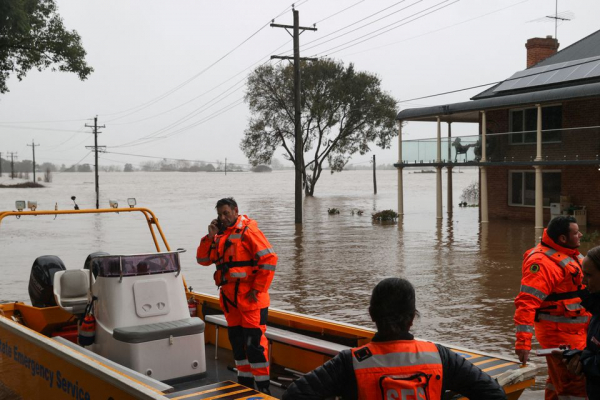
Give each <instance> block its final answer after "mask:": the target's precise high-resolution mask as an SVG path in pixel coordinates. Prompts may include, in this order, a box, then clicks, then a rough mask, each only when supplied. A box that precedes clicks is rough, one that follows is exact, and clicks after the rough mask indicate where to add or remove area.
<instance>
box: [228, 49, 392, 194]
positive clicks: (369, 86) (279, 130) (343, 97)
mask: <svg viewBox="0 0 600 400" xmlns="http://www.w3.org/2000/svg"><path fill="white" fill-rule="evenodd" d="M380 83H381V82H380V80H379V78H377V77H376V76H374V75H372V74H369V73H367V72H357V71H356V70H355V69H354V66H353V65H352V64H350V65H349V66H348V67H347V68H345V67H344V65H343V63H342V62H336V61H333V60H320V61H316V62H312V63H303V64H302V100H301V104H302V121H301V124H302V126H301V127H302V135H303V149H304V154H305V155H306V153H307V152H309V153H312V154H309V155H307V156H305V157H303V159H304V163H303V165H302V166H301V168H302V176H303V181H304V182H303V183H304V188H305V194H306V195H307V196H313V195H314V191H315V185H316V183H317V181H318V179H319V177H320V176H321V172H322V171H323V162H324V161H325V160H327V162H328V164H329V166H330V168H331V173H334V172H341V171H342V170H343V169H344V166H345V165H346V164H347V163H348V161H349V160H350V159H351V157H352V156H353V155H354V154H356V153H359V154H361V155H362V154H365V153H367V152H368V151H369V150H370V148H369V145H370V144H371V143H375V144H376V145H377V146H379V147H382V148H389V147H390V144H391V140H392V139H393V137H394V136H396V135H397V132H396V129H395V124H394V121H395V118H396V100H394V99H393V98H392V97H391V96H390V95H388V94H386V93H385V92H383V91H382V90H381V87H380ZM293 88H294V81H293V68H292V66H290V65H288V66H282V65H281V64H279V65H278V66H272V65H264V66H260V67H258V68H257V69H256V70H254V71H253V72H252V73H251V75H250V77H249V78H248V91H247V92H246V97H245V98H246V102H248V104H249V106H250V111H251V112H252V118H251V119H250V123H249V127H248V128H247V129H246V130H245V132H244V138H243V139H242V143H241V145H240V147H241V149H242V150H243V151H244V153H245V154H246V157H248V159H249V160H250V162H251V163H252V165H253V166H256V165H258V164H270V162H271V158H272V157H273V153H274V151H275V150H276V149H277V148H279V147H280V146H281V147H283V149H284V150H285V158H286V159H288V160H290V161H292V162H293V163H294V165H295V164H296V156H295V145H294V142H295V140H294V139H295V135H294V96H293V93H294V90H293Z"/></svg>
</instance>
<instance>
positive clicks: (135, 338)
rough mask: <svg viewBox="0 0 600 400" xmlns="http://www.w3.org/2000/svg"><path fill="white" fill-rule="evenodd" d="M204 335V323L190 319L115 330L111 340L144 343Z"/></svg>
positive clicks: (196, 318) (194, 318) (193, 318)
mask: <svg viewBox="0 0 600 400" xmlns="http://www.w3.org/2000/svg"><path fill="white" fill-rule="evenodd" d="M199 333H204V321H202V320H201V319H200V318H198V317H190V318H185V319H180V320H176V321H169V322H158V323H155V324H146V325H137V326H129V327H125V328H115V329H114V330H113V338H114V339H115V340H118V341H120V342H125V343H144V342H151V341H153V340H160V339H168V338H169V337H171V336H173V337H177V336H189V335H196V334H199Z"/></svg>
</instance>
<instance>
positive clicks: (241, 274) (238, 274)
mask: <svg viewBox="0 0 600 400" xmlns="http://www.w3.org/2000/svg"><path fill="white" fill-rule="evenodd" d="M229 275H231V277H232V278H245V277H246V273H245V272H232V273H230V274H229Z"/></svg>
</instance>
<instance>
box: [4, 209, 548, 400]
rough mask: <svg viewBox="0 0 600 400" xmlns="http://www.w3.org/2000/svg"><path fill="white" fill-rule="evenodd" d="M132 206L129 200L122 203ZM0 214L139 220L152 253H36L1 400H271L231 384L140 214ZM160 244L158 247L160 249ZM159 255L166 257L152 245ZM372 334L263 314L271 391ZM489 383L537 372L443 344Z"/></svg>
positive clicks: (231, 375) (210, 321) (11, 316)
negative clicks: (80, 256) (74, 264)
mask: <svg viewBox="0 0 600 400" xmlns="http://www.w3.org/2000/svg"><path fill="white" fill-rule="evenodd" d="M131 200H133V199H131ZM24 208H25V207H24V205H23V204H17V209H18V211H2V212H0V227H1V223H2V220H3V219H5V218H8V217H17V218H22V217H29V216H54V215H59V214H60V215H72V216H77V215H81V214H108V213H136V212H138V213H142V214H143V215H144V217H145V220H146V222H147V224H148V227H149V230H150V235H151V237H152V239H153V241H154V245H155V247H156V252H153V253H149V254H108V253H92V254H90V256H89V257H88V259H87V260H85V261H83V260H82V266H83V267H82V268H81V269H66V268H65V267H64V265H62V262H61V260H60V259H59V258H58V257H56V256H46V255H40V256H38V257H37V258H36V260H35V262H34V265H33V267H32V273H31V277H30V282H29V289H30V290H29V293H30V297H31V301H32V305H29V304H25V303H23V302H11V303H2V304H0V398H2V399H9V400H12V399H39V398H48V399H76V400H91V399H119V400H120V399H187V400H193V399H216V398H218V399H261V398H263V399H268V398H273V397H270V396H268V395H265V394H262V393H259V392H257V391H256V390H254V389H251V388H247V387H244V386H242V385H239V384H237V383H236V382H235V381H236V373H235V369H234V360H233V356H232V353H231V345H230V343H229V340H228V337H227V329H226V327H227V323H226V321H225V318H224V316H223V314H222V311H221V309H220V306H219V300H218V298H217V297H215V296H211V295H208V294H202V293H197V292H194V291H192V290H191V288H190V287H189V286H188V285H187V284H186V282H185V280H184V278H183V276H182V274H181V264H180V259H179V253H180V252H181V251H183V250H182V249H179V250H176V251H172V250H171V248H170V246H169V244H168V242H167V240H166V238H165V235H164V233H163V230H162V229H161V226H160V224H159V222H158V219H157V218H156V216H155V214H154V213H153V212H152V211H151V210H149V209H148V208H141V207H136V206H135V200H133V201H132V202H130V208H109V209H84V210H79V209H77V210H35V209H34V210H30V211H27V210H24ZM159 239H160V240H159ZM160 242H162V246H164V249H163V248H161V243H160ZM374 333H375V332H374V331H373V330H372V329H368V328H364V327H360V326H356V325H351V324H345V323H339V322H335V321H330V320H325V319H322V318H315V317H311V316H307V315H302V314H298V313H293V312H289V311H282V310H277V309H269V318H268V324H267V331H266V336H267V338H268V340H269V354H270V357H269V359H270V363H271V382H272V385H271V388H272V394H273V396H276V397H280V396H281V394H282V393H283V390H284V389H285V388H286V386H287V385H288V384H289V383H290V382H291V381H293V380H294V379H297V378H298V377H299V376H301V375H302V374H303V373H306V372H308V371H310V370H312V369H314V368H315V367H317V366H319V365H321V364H323V363H324V362H325V361H327V360H329V359H330V358H331V357H333V356H335V355H336V354H337V353H338V352H339V351H341V350H343V349H348V348H352V347H355V346H359V345H363V344H365V343H368V342H369V341H370V340H371V338H372V337H373V335H374ZM448 347H450V348H452V349H453V350H454V351H456V352H457V353H459V354H461V355H463V356H464V357H465V358H467V359H469V360H470V361H471V362H473V363H474V364H475V365H478V366H479V367H480V368H481V369H483V370H484V371H486V372H488V373H489V374H490V375H492V376H493V377H495V378H496V379H497V380H498V382H499V383H500V384H501V385H502V386H503V388H504V390H505V391H506V393H507V395H508V398H509V399H517V398H519V396H520V395H521V393H522V392H523V391H524V390H525V389H526V388H527V387H530V386H532V385H533V384H534V381H535V379H534V378H535V373H536V371H537V369H538V368H537V367H536V366H535V365H533V364H531V365H528V366H527V367H525V368H520V364H519V363H518V361H516V360H514V359H509V358H505V357H502V356H495V355H491V354H486V353H481V352H478V351H475V350H470V349H464V348H459V347H455V346H448Z"/></svg>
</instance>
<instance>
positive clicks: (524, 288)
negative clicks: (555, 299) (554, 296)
mask: <svg viewBox="0 0 600 400" xmlns="http://www.w3.org/2000/svg"><path fill="white" fill-rule="evenodd" d="M521 293H527V294H530V295H532V296H535V297H537V298H538V299H540V300H542V301H544V299H545V298H546V297H547V296H548V295H547V294H546V293H544V292H542V291H541V290H537V289H536V288H534V287H531V286H527V285H521Z"/></svg>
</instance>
